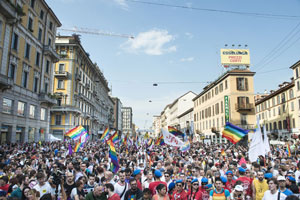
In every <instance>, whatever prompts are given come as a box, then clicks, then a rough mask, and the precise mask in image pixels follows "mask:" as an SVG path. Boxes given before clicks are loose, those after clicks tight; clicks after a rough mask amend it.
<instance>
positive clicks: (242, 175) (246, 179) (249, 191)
mask: <svg viewBox="0 0 300 200" xmlns="http://www.w3.org/2000/svg"><path fill="white" fill-rule="evenodd" d="M238 170H239V175H240V176H239V178H238V179H237V180H236V181H242V183H243V187H244V190H245V191H246V197H247V196H249V197H250V198H252V187H251V185H252V180H251V179H250V178H249V177H247V176H245V173H246V170H245V169H244V168H242V167H239V169H238Z"/></svg>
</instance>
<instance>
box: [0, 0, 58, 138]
mask: <svg viewBox="0 0 300 200" xmlns="http://www.w3.org/2000/svg"><path fill="white" fill-rule="evenodd" d="M60 26H61V23H60V21H59V20H58V18H57V17H56V15H55V14H54V13H53V11H52V10H51V8H50V7H49V6H48V4H47V3H46V2H45V1H44V0H40V1H35V0H27V1H24V0H6V1H0V57H1V59H0V60H1V63H0V89H1V90H0V105H1V107H0V127H1V137H0V142H1V143H6V142H37V141H44V140H47V139H48V133H49V121H50V108H51V106H53V105H54V104H56V100H55V99H54V98H53V95H52V94H51V85H52V79H51V77H52V75H53V74H52V67H53V63H55V62H57V61H58V59H59V57H58V55H57V53H56V52H55V42H54V40H55V35H56V29H57V27H60Z"/></svg>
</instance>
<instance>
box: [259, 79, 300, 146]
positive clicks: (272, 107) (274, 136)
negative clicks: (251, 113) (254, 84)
mask: <svg viewBox="0 0 300 200" xmlns="http://www.w3.org/2000/svg"><path fill="white" fill-rule="evenodd" d="M297 106H298V105H297V98H296V88H295V82H294V80H292V82H284V83H282V84H280V85H279V89H277V90H276V91H271V93H270V94H269V95H268V96H266V97H264V98H261V99H259V100H258V101H256V103H255V107H256V116H257V117H258V118H259V123H260V125H261V127H263V126H265V128H266V131H267V134H269V135H270V136H271V140H281V141H283V140H288V139H291V138H292V137H293V135H299V128H300V126H299V120H298V115H299V108H297Z"/></svg>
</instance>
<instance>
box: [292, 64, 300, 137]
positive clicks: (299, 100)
mask: <svg viewBox="0 0 300 200" xmlns="http://www.w3.org/2000/svg"><path fill="white" fill-rule="evenodd" d="M290 68H291V69H292V70H293V77H294V83H295V89H294V91H295V98H296V99H295V108H296V109H297V110H298V114H297V116H295V118H298V119H297V120H296V121H297V123H296V124H297V127H298V131H299V132H300V130H299V128H300V127H299V126H300V125H299V123H300V60H299V61H298V62H296V63H295V64H293V65H292V66H291V67H290Z"/></svg>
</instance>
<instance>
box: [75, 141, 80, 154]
mask: <svg viewBox="0 0 300 200" xmlns="http://www.w3.org/2000/svg"><path fill="white" fill-rule="evenodd" d="M79 149H80V142H79V141H78V142H77V143H76V145H75V147H74V152H78V151H79Z"/></svg>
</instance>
